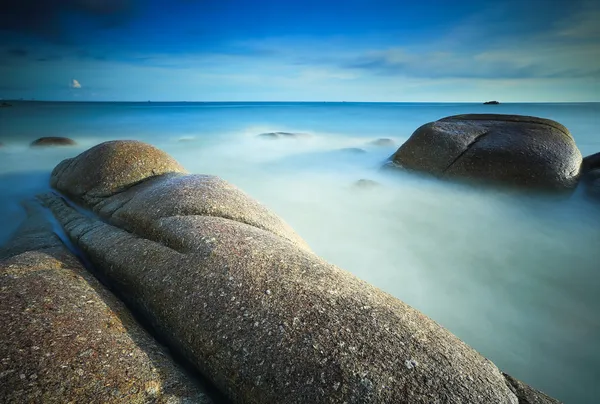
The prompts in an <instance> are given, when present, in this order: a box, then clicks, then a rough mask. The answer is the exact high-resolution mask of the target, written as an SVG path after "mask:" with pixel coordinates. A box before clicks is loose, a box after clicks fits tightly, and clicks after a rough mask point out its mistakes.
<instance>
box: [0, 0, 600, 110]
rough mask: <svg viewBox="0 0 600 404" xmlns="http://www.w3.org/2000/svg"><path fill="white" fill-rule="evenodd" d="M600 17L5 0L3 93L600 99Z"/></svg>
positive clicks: (419, 4) (516, 7)
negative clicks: (15, 0) (9, 0)
mask: <svg viewBox="0 0 600 404" xmlns="http://www.w3.org/2000/svg"><path fill="white" fill-rule="evenodd" d="M9 3H12V4H9ZM599 21H600V1H597V0H529V1H527V0H520V1H515V0H505V1H500V2H499V1H494V2H486V1H471V0H469V1H451V0H446V1H444V0H419V1H402V0H396V1H388V0H345V1H326V0H320V1H315V0H304V1H295V0H278V1H276V0H171V1H163V0H146V1H143V0H19V2H2V3H0V54H1V55H2V57H1V58H0V98H26V99H29V98H35V99H45V100H110V101H113V100H114V101H128V100H131V101H144V100H155V101H159V100H162V101H179V100H187V101H244V100H246V101H276V100H280V101H417V102H418V101H430V102H437V101H456V102H463V101H465V102H481V101H485V100H489V99H498V100H500V101H505V102H519V101H548V102H568V101H600V23H599Z"/></svg>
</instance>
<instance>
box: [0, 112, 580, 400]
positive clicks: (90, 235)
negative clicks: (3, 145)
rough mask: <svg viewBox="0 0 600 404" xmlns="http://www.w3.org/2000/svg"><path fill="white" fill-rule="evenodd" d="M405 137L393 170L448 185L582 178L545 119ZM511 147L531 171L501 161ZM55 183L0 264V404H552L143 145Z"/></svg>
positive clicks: (560, 182) (235, 192)
mask: <svg viewBox="0 0 600 404" xmlns="http://www.w3.org/2000/svg"><path fill="white" fill-rule="evenodd" d="M494 122H500V123H494ZM499 125H507V127H508V128H515V129H511V130H512V132H511V131H510V130H503V129H500V128H499V127H498V126H499ZM458 128H463V129H467V130H466V131H465V132H466V134H465V135H462V134H459V133H458ZM517 128H520V129H519V130H520V131H521V132H519V133H518V134H517V133H516V132H515V131H517ZM535 134H538V135H539V136H540V137H542V138H543V139H542V140H541V141H537V140H535V139H534V138H535V136H534V135H535ZM519 136H521V138H519ZM411 139H412V140H409V142H407V144H405V145H403V146H402V147H401V148H400V150H399V151H398V152H397V153H396V154H395V155H394V158H393V161H394V164H401V165H402V166H403V167H406V168H410V169H415V170H417V169H419V170H424V171H429V172H431V173H434V174H436V175H441V176H461V175H464V176H467V177H469V176H470V177H473V176H477V175H476V173H477V170H476V168H480V169H481V176H482V177H481V178H483V179H490V180H493V179H498V180H507V179H509V178H511V176H512V177H514V179H515V182H517V183H519V184H530V183H531V181H532V180H531V179H536V180H537V183H538V184H539V185H544V186H551V187H553V188H570V187H573V186H574V184H575V183H576V178H577V177H578V174H579V171H580V170H579V165H580V164H581V156H580V154H579V153H578V151H577V149H576V148H574V144H573V142H572V139H571V137H570V135H569V134H568V132H567V131H566V129H564V128H562V127H561V126H558V125H555V124H551V123H547V122H546V121H538V120H534V121H532V120H521V121H519V120H517V119H516V118H515V119H512V120H506V119H505V120H502V121H498V120H495V121H494V120H490V119H487V120H486V119H480V118H478V119H474V118H472V117H469V116H467V117H462V118H452V119H448V120H443V121H439V122H438V123H435V124H431V125H429V126H426V127H425V128H424V129H423V128H421V129H419V130H418V131H417V132H416V134H415V135H413V138H411ZM444 139H445V140H444ZM510 141H517V143H518V144H519V145H522V149H521V150H522V151H523V152H525V155H523V154H521V153H518V157H515V158H514V159H513V160H510V158H508V157H506V156H507V153H508V154H510V152H511V151H513V150H514V147H513V146H510V145H509V144H508V143H510ZM440 142H441V143H440ZM536 142H537V143H536ZM441 144H443V145H446V146H447V149H448V150H443V148H442V147H441ZM558 144H560V145H563V146H564V147H566V148H567V149H566V150H563V151H559V150H558V148H557V147H558V146H556V145H558ZM486 145H487V146H486ZM540 148H541V149H543V150H546V151H547V153H549V154H550V157H543V156H540V154H541V152H540V151H539V150H538V149H540ZM494 150H498V152H495V151H494ZM527 153H529V154H527ZM419 155H421V157H419ZM425 155H429V156H430V157H429V158H430V161H429V162H426V161H425V160H427V159H426V158H425V157H424V156H425ZM486 156H487V157H489V158H490V159H491V160H492V163H489V164H490V165H489V166H486V163H484V162H483V160H484V157H486ZM503 156H504V157H503ZM509 160H510V161H513V164H514V162H517V163H518V162H520V163H522V165H523V167H524V166H525V164H526V162H529V163H532V162H533V163H535V164H533V165H536V167H533V168H530V169H529V171H528V172H529V173H530V174H529V175H525V174H523V173H519V172H518V170H516V169H514V168H510V167H508V166H506V167H504V166H503V164H507V163H508V161H509ZM537 166H541V168H540V167H537ZM491 167H504V172H503V173H500V174H496V175H493V174H492V173H491ZM548 171H552V173H549V172H548ZM527 178H530V179H527ZM51 185H52V187H53V189H54V191H53V192H50V193H46V194H43V195H39V196H38V197H37V198H36V199H35V201H31V202H30V203H28V204H27V205H26V206H27V211H28V214H29V217H28V219H27V220H26V221H25V222H24V223H23V224H22V226H21V228H20V229H19V230H18V231H17V233H16V234H15V235H14V237H13V239H12V240H11V241H10V242H9V243H8V244H6V245H5V246H4V247H3V248H2V249H1V250H0V329H2V330H4V332H3V333H2V334H0V377H1V379H0V383H1V384H2V386H3V388H1V389H0V402H127V403H129V402H140V403H142V402H144V403H145V402H156V403H177V402H180V403H183V402H185V403H191V402H212V401H213V400H215V398H214V397H216V395H211V394H207V393H206V391H213V390H214V391H215V392H218V394H220V395H221V396H220V397H221V398H223V397H224V398H225V399H227V400H230V401H231V402H236V403H368V402H372V403H459V402H462V403H507V404H508V403H510V404H523V403H556V402H557V401H556V400H554V399H552V398H550V397H548V396H546V395H545V394H543V393H541V392H539V391H537V390H535V389H533V388H531V387H529V386H528V385H526V384H524V383H522V382H520V381H518V380H516V379H514V378H512V377H511V376H509V375H506V374H504V373H503V372H502V371H501V370H499V369H498V368H497V367H496V366H495V365H494V364H493V363H492V362H490V361H489V360H488V359H486V358H484V357H483V356H482V355H480V354H479V353H478V352H476V351H475V350H474V349H472V348H471V347H469V346H468V345H466V344H465V343H464V342H462V341H461V340H459V339H458V338H457V337H456V336H454V335H453V334H451V333H450V332H449V331H448V330H446V329H445V328H443V327H442V326H440V325H439V324H437V323H436V322H434V321H433V320H431V319H430V318H428V317H427V316H425V315H424V314H422V313H420V312H419V311H417V310H415V309H414V308H412V307H410V306H408V305H407V304H405V303H404V302H402V301H401V300H399V299H397V298H395V297H393V296H391V295H389V294H387V293H385V292H383V291H382V290H380V289H378V288H376V287H374V286H372V285H370V284H368V283H366V282H364V281H362V280H360V279H358V278H356V277H355V276H353V275H352V274H350V273H349V272H347V271H344V270H343V269H340V268H338V267H336V266H334V265H331V264H329V263H328V262H326V261H324V260H323V259H322V258H320V257H319V256H317V255H316V254H315V253H314V252H312V250H311V248H310V247H309V246H308V245H307V244H306V242H304V241H303V240H302V238H301V237H300V236H299V235H297V234H296V233H295V232H294V230H293V229H292V228H291V227H290V226H289V225H287V224H286V223H285V222H284V221H283V220H282V219H280V218H279V217H278V216H276V215H275V214H273V213H272V212H270V211H269V210H268V209H267V208H265V207H264V206H263V205H261V204H260V203H258V202H257V201H255V200H253V199H252V198H250V197H249V196H248V195H246V194H245V193H244V192H243V191H241V190H240V189H238V188H236V187H235V186H233V185H231V184H229V183H227V182H226V181H223V180H222V179H220V178H218V177H214V176H207V175H195V174H189V173H187V172H186V170H185V169H184V168H183V167H182V166H181V165H179V164H178V163H177V161H175V160H174V159H173V158H171V157H170V156H169V155H167V154H166V153H164V152H162V151H160V150H159V149H157V148H155V147H153V146H151V145H148V144H145V143H141V142H136V141H113V142H106V143H102V144H100V145H97V146H95V147H93V148H91V149H89V150H87V151H86V152H84V153H82V154H80V155H79V156H77V157H75V158H72V159H68V160H65V161H63V162H62V163H60V164H59V165H58V166H57V167H56V168H55V169H54V171H53V173H52V176H51ZM368 185H370V184H368ZM96 279H100V280H102V283H100V282H99V281H97V280H96ZM157 341H161V343H163V344H165V345H166V346H167V347H168V349H169V351H170V352H171V353H173V355H170V354H168V353H167V352H166V351H165V348H163V347H162V345H161V344H159V343H158V342H157ZM174 358H179V359H177V360H175V359H174ZM182 364H186V366H188V367H189V369H191V372H190V371H187V370H186V371H184V370H182V367H181V365H182ZM207 386H208V387H207ZM215 394H216V393H215Z"/></svg>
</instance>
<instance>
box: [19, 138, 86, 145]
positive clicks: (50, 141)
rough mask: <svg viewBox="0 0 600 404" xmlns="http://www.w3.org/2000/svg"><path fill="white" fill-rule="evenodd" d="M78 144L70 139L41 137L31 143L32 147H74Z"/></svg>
mask: <svg viewBox="0 0 600 404" xmlns="http://www.w3.org/2000/svg"><path fill="white" fill-rule="evenodd" d="M76 144H77V143H75V141H74V140H73V139H69V138H68V137H53V136H51V137H41V138H39V139H37V140H34V141H33V142H31V145H30V146H31V147H39V146H74V145H76Z"/></svg>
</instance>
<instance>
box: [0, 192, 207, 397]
mask: <svg viewBox="0 0 600 404" xmlns="http://www.w3.org/2000/svg"><path fill="white" fill-rule="evenodd" d="M26 207H27V210H28V215H29V217H28V219H27V220H26V221H25V222H24V223H23V225H22V226H21V227H20V228H19V230H18V231H17V233H16V234H15V235H14V237H13V239H12V240H11V241H10V242H9V243H8V244H7V245H6V246H4V248H2V249H1V250H0V256H1V257H2V259H1V260H0V330H2V332H1V333H0V402H2V403H68V402H69V403H75V402H76V403H209V402H210V400H209V399H208V398H207V396H205V394H204V393H203V392H202V390H201V389H200V387H199V386H197V385H196V384H195V382H193V381H192V380H191V379H190V378H189V377H188V376H187V375H186V374H185V373H184V372H183V371H182V370H180V369H179V368H178V367H177V366H176V365H175V364H174V363H173V362H172V360H171V359H170V356H169V355H168V352H167V351H166V349H165V348H163V347H162V346H160V345H159V344H157V343H156V342H155V340H154V339H153V338H152V337H151V336H150V335H148V334H147V333H146V332H145V331H144V330H143V329H142V328H141V327H140V326H139V325H138V324H137V323H136V322H135V320H134V319H133V318H132V316H131V315H130V314H129V312H128V311H127V309H126V308H125V306H124V305H123V303H121V302H120V301H119V300H117V299H116V298H115V297H114V296H113V295H112V294H111V293H110V292H109V291H108V290H106V289H105V288H104V287H103V286H102V285H101V284H100V283H99V282H98V281H97V280H96V279H95V278H94V276H93V275H92V274H90V273H89V272H88V271H87V270H86V269H84V268H83V267H82V265H81V264H80V262H79V261H78V260H77V259H76V258H75V256H73V255H72V254H71V253H70V252H69V251H68V250H67V249H66V248H65V246H64V245H63V243H62V242H61V240H60V239H59V238H58V237H57V236H56V235H55V234H54V233H53V231H52V225H51V222H49V221H48V220H47V219H46V217H45V215H44V212H43V211H42V210H41V209H40V208H39V206H37V205H36V204H34V203H28V204H26Z"/></svg>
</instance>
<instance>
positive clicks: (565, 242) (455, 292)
mask: <svg viewBox="0 0 600 404" xmlns="http://www.w3.org/2000/svg"><path fill="white" fill-rule="evenodd" d="M481 112H495V113H516V114H523V115H534V116H539V117H544V118H550V119H554V120H557V121H558V122H560V123H562V124H564V125H565V126H567V127H568V128H569V129H570V130H571V132H572V133H573V135H574V137H575V139H576V142H577V144H578V146H579V148H580V150H581V151H582V154H583V155H584V156H585V155H588V154H592V153H595V152H598V151H600V132H599V130H598V128H599V127H600V119H599V118H598V117H599V116H600V104H501V105H497V106H484V105H478V104H406V103H402V104H371V103H177V104H161V103H137V104H136V103H129V104H114V103H77V104H76V103H15V106H14V107H12V108H2V109H0V142H2V143H3V146H2V147H0V244H2V243H4V242H5V241H6V240H7V239H8V237H9V236H10V234H11V233H12V232H13V231H14V230H15V229H16V227H17V226H18V224H19V222H20V221H21V220H23V218H24V213H23V212H22V210H21V208H20V207H19V200H21V199H23V198H26V197H28V196H31V195H34V194H35V193H36V192H40V191H43V190H44V189H47V187H48V184H47V181H48V177H49V173H50V171H51V170H52V168H53V167H54V166H55V165H56V164H57V163H58V162H60V161H61V160H62V159H64V158H67V157H72V156H74V155H76V154H78V153H79V152H81V151H83V150H85V149H87V148H89V147H91V146H93V145H94V144H97V143H99V142H102V141H106V140H113V139H138V140H142V141H146V142H149V143H151V144H153V145H155V146H157V147H159V148H161V149H163V150H165V151H166V152H168V153H170V154H171V155H172V156H174V157H175V158H176V159H177V160H179V161H180V162H181V163H182V164H183V165H184V166H185V167H186V168H187V169H188V170H189V171H191V172H193V173H201V174H213V175H218V176H220V177H222V178H224V179H226V180H228V181H230V182H231V183H233V184H235V185H237V186H238V187H240V188H241V189H243V190H244V191H245V192H246V193H248V194H249V195H251V196H252V197H254V198H255V199H257V200H259V201H260V202H262V203H263V204H264V205H266V206H267V207H269V208H270V209H271V210H272V211H274V212H275V213H277V214H279V215H280V216H281V217H282V218H283V219H284V220H285V221H286V222H288V223H289V224H290V225H291V226H292V227H293V228H294V229H295V230H296V231H297V232H298V233H299V234H300V235H301V236H302V237H303V238H304V239H305V240H306V241H307V242H308V243H309V245H310V246H311V247H312V249H313V250H314V251H315V252H316V253H317V254H319V255H320V256H322V257H323V258H325V259H326V260H328V261H329V262H331V263H334V264H336V265H338V266H340V267H342V268H344V269H346V270H348V271H350V272H352V273H354V274H355V275H357V276H358V277H360V278H362V279H364V280H366V281H368V282H371V283H373V284H374V285H376V286H378V287H380V288H381V289H383V290H385V291H387V292H389V293H391V294H392V295H394V296H396V297H398V298H400V299H401V300H403V301H405V302H407V303H408V304H410V305H412V306H413V307H415V308H417V309H419V310H421V311H422V312H424V313H425V314H427V315H428V316H430V317H432V318H433V319H434V320H436V321H437V322H438V323H440V324H441V325H443V326H444V327H446V328H448V329H449V330H450V331H451V332H453V333H454V334H456V335H457V336H458V337H459V338H461V339H462V340H464V341H465V342H467V343H468V344H469V345H471V346H472V347H473V348H475V349H476V350H477V351H479V352H480V353H482V354H483V355H484V356H486V357H488V358H489V359H491V360H492V361H493V362H495V363H496V364H497V365H498V366H499V367H500V368H501V369H502V370H503V371H505V372H507V373H510V374H511V375H513V376H515V377H517V378H520V379H522V380H523V381H525V382H527V383H529V384H531V385H533V386H534V387H536V388H539V389H541V390H543V391H545V392H546V393H548V394H550V395H552V396H554V397H556V398H558V399H561V400H564V401H565V402H567V403H580V402H581V403H592V402H597V401H596V400H597V397H599V396H600V344H599V341H600V319H599V316H598V313H599V312H600V295H599V294H598V291H599V290H600V274H599V270H600V203H598V202H597V203H593V202H592V201H589V200H588V199H586V198H585V196H584V195H583V193H582V191H581V190H577V191H576V192H575V193H574V194H573V195H572V196H571V197H570V198H566V199H552V198H548V197H542V196H533V195H528V196H526V195H516V194H511V193H508V192H506V191H501V190H493V189H477V188H473V187H470V186H465V185H456V184H450V183H445V182H441V181H437V180H434V179H431V178H427V177H422V176H418V175H414V174H407V173H402V172H397V173H386V172H382V171H380V170H379V168H380V167H381V164H382V162H383V161H384V160H385V159H386V158H387V157H389V156H390V155H391V154H392V153H393V152H394V151H395V150H396V149H397V147H398V146H399V145H400V144H401V143H402V142H403V141H405V140H406V139H407V138H408V137H409V136H410V134H411V133H412V132H413V131H414V130H415V129H416V128H417V127H419V126H420V125H422V124H424V123H426V122H429V121H432V120H436V119H439V118H442V117H444V116H448V115H454V114H459V113H481ZM272 131H286V132H296V133H304V134H307V135H309V136H304V137H299V138H297V139H276V140H272V139H264V138H260V137H257V135H258V134H260V133H263V132H272ZM41 136H67V137H70V138H72V139H74V140H76V141H77V143H78V145H77V146H74V147H55V148H38V149H34V148H30V147H29V143H30V142H31V141H33V140H35V139H36V138H39V137H41ZM378 138H390V139H392V140H393V141H394V142H395V145H394V146H377V145H374V144H371V143H370V142H372V141H373V140H376V139H378ZM345 148H361V149H363V150H364V151H365V152H364V153H358V152H356V151H354V152H353V151H348V150H344V149H345ZM359 179H371V180H375V181H377V182H379V183H380V186H376V187H370V188H360V187H356V186H354V183H355V182H356V181H357V180H359Z"/></svg>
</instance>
